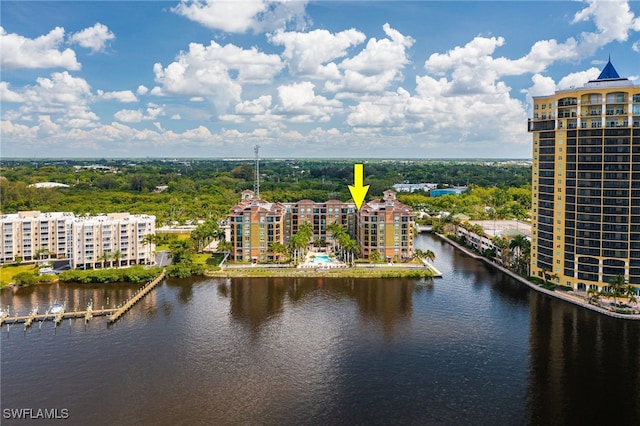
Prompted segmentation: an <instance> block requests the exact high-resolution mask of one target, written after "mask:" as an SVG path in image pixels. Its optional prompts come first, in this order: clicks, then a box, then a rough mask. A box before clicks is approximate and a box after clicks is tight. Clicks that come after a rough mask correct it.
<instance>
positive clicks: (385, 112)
mask: <svg viewBox="0 0 640 426" xmlns="http://www.w3.org/2000/svg"><path fill="white" fill-rule="evenodd" d="M410 98H411V95H410V94H409V92H407V91H406V90H404V89H402V88H399V89H398V90H397V91H396V92H387V93H385V94H384V95H382V96H380V97H377V98H376V99H374V100H367V101H361V102H360V103H358V104H357V105H355V106H353V107H351V108H350V110H351V112H350V113H349V115H348V116H347V120H346V123H347V124H348V125H349V126H352V127H384V129H385V131H392V130H393V129H402V128H405V126H406V125H407V124H408V123H406V121H405V115H406V108H407V103H408V102H409V99H410Z"/></svg>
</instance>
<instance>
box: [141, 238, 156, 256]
mask: <svg viewBox="0 0 640 426" xmlns="http://www.w3.org/2000/svg"><path fill="white" fill-rule="evenodd" d="M155 243H156V236H155V234H147V235H145V236H144V238H143V239H142V245H143V246H145V247H147V261H148V262H150V261H151V256H152V253H151V245H152V244H155Z"/></svg>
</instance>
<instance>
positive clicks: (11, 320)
mask: <svg viewBox="0 0 640 426" xmlns="http://www.w3.org/2000/svg"><path fill="white" fill-rule="evenodd" d="M116 310H117V309H115V308H112V309H93V310H91V311H73V312H71V311H70V312H61V313H59V314H57V315H54V314H51V313H49V314H36V315H32V314H30V315H18V316H14V317H4V318H2V324H5V323H6V324H17V323H25V324H26V323H27V321H28V320H29V319H31V322H30V323H29V324H31V323H33V322H36V321H52V320H56V319H58V318H59V321H58V323H59V322H61V321H62V320H65V319H68V318H86V315H87V312H91V315H92V316H94V317H98V316H106V315H111V314H112V313H113V312H115V311H116Z"/></svg>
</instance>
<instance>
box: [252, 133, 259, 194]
mask: <svg viewBox="0 0 640 426" xmlns="http://www.w3.org/2000/svg"><path fill="white" fill-rule="evenodd" d="M253 152H255V153H256V181H255V182H254V184H253V192H254V193H255V194H256V197H257V198H260V145H256V147H255V148H253Z"/></svg>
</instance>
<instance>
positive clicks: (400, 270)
mask: <svg viewBox="0 0 640 426" xmlns="http://www.w3.org/2000/svg"><path fill="white" fill-rule="evenodd" d="M204 275H205V276H206V277H210V278H251V277H256V278H281V277H306V278H440V277H442V274H441V273H440V272H439V271H437V270H436V269H435V268H432V267H430V266H420V267H406V266H405V267H402V266H397V265H396V266H393V265H391V266H389V265H386V264H384V265H371V266H369V265H367V266H364V267H350V268H326V269H325V268H286V267H285V268H283V267H265V266H264V265H256V266H246V267H232V266H231V267H230V266H225V267H223V268H222V269H221V270H219V271H205V274H204Z"/></svg>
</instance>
